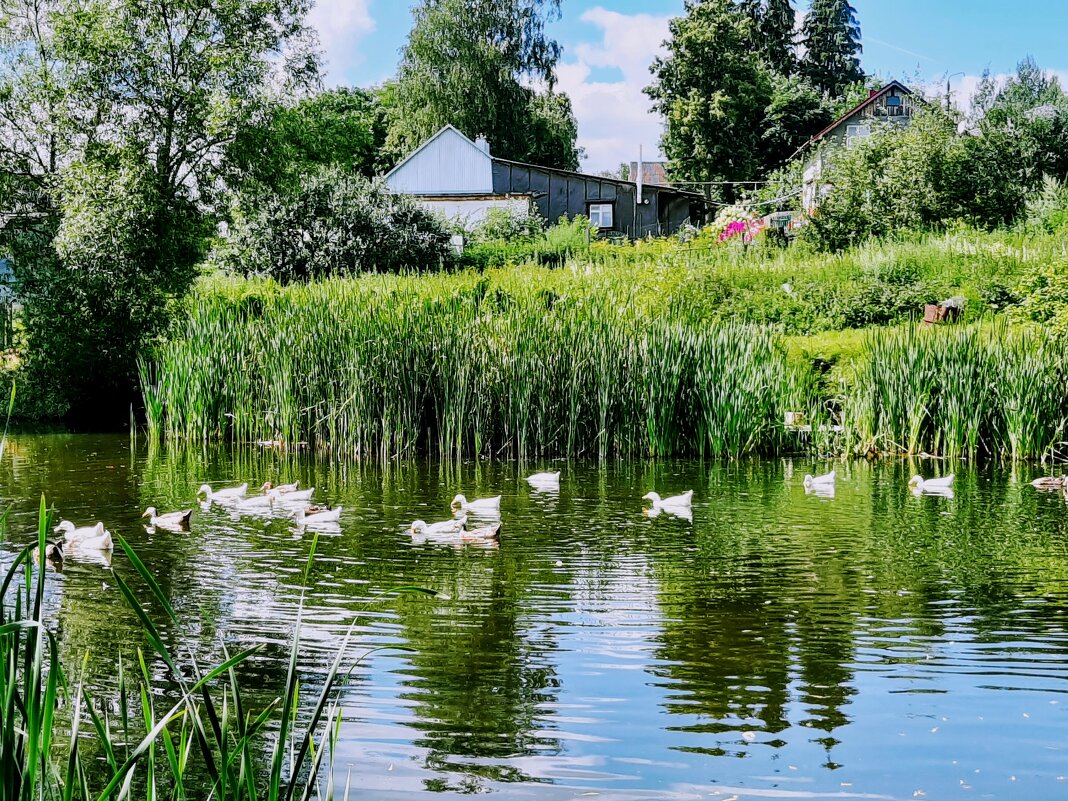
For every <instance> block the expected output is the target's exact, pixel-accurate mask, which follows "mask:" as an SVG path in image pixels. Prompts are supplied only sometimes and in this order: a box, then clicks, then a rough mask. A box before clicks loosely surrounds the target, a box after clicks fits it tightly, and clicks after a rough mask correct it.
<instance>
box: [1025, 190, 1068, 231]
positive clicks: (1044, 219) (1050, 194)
mask: <svg viewBox="0 0 1068 801" xmlns="http://www.w3.org/2000/svg"><path fill="white" fill-rule="evenodd" d="M1026 209H1027V226H1028V227H1029V228H1037V229H1039V230H1042V231H1046V232H1047V233H1051V234H1052V233H1056V232H1058V231H1061V230H1066V229H1068V184H1065V183H1064V182H1063V181H1058V180H1057V179H1056V178H1051V177H1049V176H1046V177H1045V178H1043V180H1042V188H1041V189H1039V190H1038V191H1037V192H1035V193H1034V194H1033V195H1031V197H1030V198H1029V199H1028V201H1027V206H1026Z"/></svg>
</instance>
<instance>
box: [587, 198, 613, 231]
mask: <svg viewBox="0 0 1068 801" xmlns="http://www.w3.org/2000/svg"><path fill="white" fill-rule="evenodd" d="M590 224H591V225H593V226H594V227H595V228H601V229H605V228H611V227H612V225H613V224H614V223H613V220H612V204H611V203H591V204H590Z"/></svg>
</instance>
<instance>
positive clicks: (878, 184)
mask: <svg viewBox="0 0 1068 801" xmlns="http://www.w3.org/2000/svg"><path fill="white" fill-rule="evenodd" d="M995 145H996V143H995V142H993V141H988V140H986V139H984V138H982V137H971V136H960V135H958V134H957V131H956V126H955V124H954V121H953V120H952V119H951V118H950V117H948V116H947V115H946V114H945V113H944V112H942V111H941V110H938V109H929V110H926V111H924V112H922V113H920V114H918V115H916V117H914V118H913V121H912V123H911V124H910V125H909V126H908V127H907V128H900V127H898V126H895V125H891V124H885V125H883V126H881V127H877V128H876V130H875V131H873V133H872V135H871V136H869V137H867V138H866V139H863V140H859V141H855V142H854V143H853V145H852V147H849V148H844V147H842V148H830V149H829V150H828V151H826V153H825V155H824V159H825V162H826V166H825V168H824V171H823V173H822V175H821V176H820V177H819V179H818V180H819V182H820V183H821V184H822V185H823V186H825V187H826V188H827V192H826V194H825V195H824V196H823V197H822V199H821V200H820V203H819V207H818V209H817V210H816V212H815V213H814V214H813V216H812V220H811V224H810V225H807V226H805V227H804V228H803V229H802V231H801V238H802V239H803V240H806V241H809V242H811V243H812V244H814V245H815V246H816V247H817V248H819V249H821V250H841V249H843V248H846V247H849V246H851V245H855V244H859V243H861V242H863V241H865V240H867V239H870V238H872V237H888V236H895V235H900V234H901V233H902V232H909V231H925V230H932V229H943V228H947V227H951V226H952V225H955V224H957V223H959V222H960V221H966V222H970V223H973V224H975V225H977V226H980V227H984V228H992V227H994V226H997V225H1000V224H1002V223H1005V222H1008V221H1011V220H1012V219H1014V217H1015V215H1016V213H1017V210H1018V209H1019V205H1020V197H1021V196H1022V195H1021V192H1022V188H1021V187H1020V185H1019V182H1018V180H1017V177H1016V176H1015V175H1014V174H1012V173H1011V170H1009V169H1007V165H1006V164H1005V163H1004V162H1005V161H1006V159H1008V158H1010V157H1009V156H1008V155H1007V152H1006V151H1005V149H1004V148H1001V147H998V146H995Z"/></svg>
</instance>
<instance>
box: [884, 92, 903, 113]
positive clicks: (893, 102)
mask: <svg viewBox="0 0 1068 801" xmlns="http://www.w3.org/2000/svg"><path fill="white" fill-rule="evenodd" d="M902 113H903V107H902V105H901V98H900V97H898V96H897V95H890V96H889V97H887V98H886V116H888V117H900V116H901V115H902Z"/></svg>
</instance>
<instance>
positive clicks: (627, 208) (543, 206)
mask: <svg viewBox="0 0 1068 801" xmlns="http://www.w3.org/2000/svg"><path fill="white" fill-rule="evenodd" d="M493 191H494V193H495V194H502V195H503V194H510V193H521V192H526V193H530V195H531V199H532V201H533V203H534V205H535V206H536V207H537V209H538V212H539V213H540V214H541V215H542V216H543V217H544V218H545V219H546V220H548V221H549V222H550V223H556V222H558V221H559V220H560V219H561V218H562V217H564V216H568V217H574V216H576V215H579V214H581V215H588V214H589V207H590V204H591V203H611V204H612V227H611V229H608V230H611V231H615V232H618V233H621V234H625V235H627V236H629V237H631V238H641V237H643V236H649V235H656V234H666V233H672V232H674V231H676V230H678V229H679V227H680V226H681V225H683V224H685V223H687V222H689V221H690V220H691V209H690V203H691V201H690V198H689V196H687V195H680V194H679V193H678V192H677V191H671V190H666V189H665V188H663V187H652V186H647V187H644V189H643V190H642V204H641V205H640V206H639V205H637V203H636V200H637V192H638V188H637V186H636V185H635V184H633V183H630V182H628V181H618V180H612V179H609V178H600V177H597V176H591V175H581V174H579V173H570V172H564V171H562V170H548V169H544V168H541V167H536V166H533V165H529V164H516V163H513V162H508V161H501V160H494V162H493Z"/></svg>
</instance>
